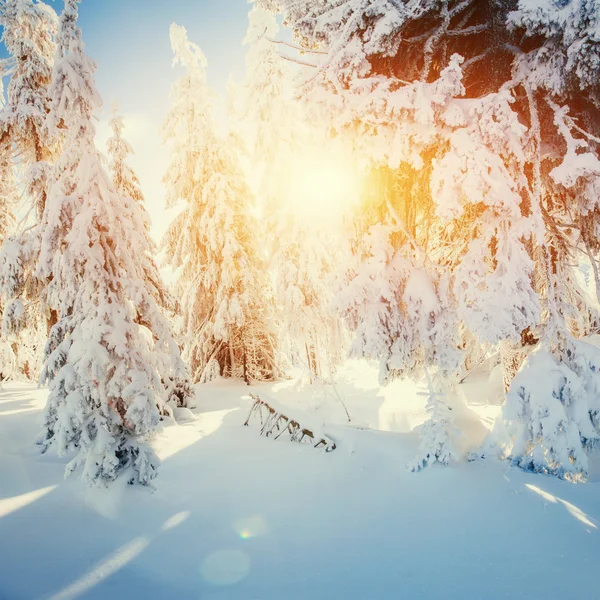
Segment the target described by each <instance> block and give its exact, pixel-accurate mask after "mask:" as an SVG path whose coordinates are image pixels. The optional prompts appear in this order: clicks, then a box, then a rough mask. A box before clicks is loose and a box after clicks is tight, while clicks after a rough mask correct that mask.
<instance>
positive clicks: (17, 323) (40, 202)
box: [0, 0, 57, 377]
mask: <svg viewBox="0 0 600 600" xmlns="http://www.w3.org/2000/svg"><path fill="white" fill-rule="evenodd" d="M0 19H1V23H2V28H3V32H2V41H3V42H4V44H5V46H6V49H7V50H8V53H9V55H10V56H9V58H8V59H6V60H5V61H4V65H5V71H6V74H8V75H10V81H9V84H8V89H7V101H6V104H5V105H4V106H3V108H2V110H1V111H0V129H1V130H2V135H3V137H5V138H6V139H5V140H4V141H3V143H5V144H9V145H10V146H11V147H12V157H13V158H12V159H13V160H14V166H15V167H16V168H17V170H18V173H19V175H20V181H19V189H22V190H23V192H24V197H25V199H26V202H25V203H22V204H21V207H24V208H25V209H27V217H28V218H27V219H23V220H22V221H21V222H22V226H21V227H20V228H19V229H18V230H17V231H13V232H11V235H10V237H9V238H8V239H7V240H6V241H5V244H4V246H3V249H2V251H1V252H0V293H1V294H2V296H3V299H4V302H5V305H6V308H5V311H4V319H3V322H4V325H3V328H4V331H5V334H7V335H10V336H11V337H12V338H15V339H16V338H19V342H18V344H15V347H17V350H18V352H17V363H18V364H19V365H20V369H19V370H20V371H21V373H22V374H26V375H27V377H37V375H38V373H39V371H38V370H37V365H39V361H40V360H41V351H40V349H41V347H42V345H43V341H42V337H43V335H44V334H45V332H46V330H47V328H48V327H49V326H50V325H51V324H52V323H53V321H54V319H55V315H53V314H52V312H51V311H48V309H47V306H46V303H45V296H44V283H45V282H42V281H39V280H37V278H36V277H35V268H36V262H37V260H38V255H39V245H40V240H39V228H38V227H37V224H38V223H39V220H40V219H41V215H42V213H43V210H44V206H45V203H46V197H47V187H48V176H49V172H50V170H51V163H52V161H53V159H54V154H55V149H56V141H55V140H54V141H53V140H51V139H50V138H49V136H48V132H47V131H46V129H45V120H46V114H47V113H48V110H49V105H50V99H49V92H48V90H49V86H50V81H51V78H52V65H53V61H54V53H55V47H56V46H55V41H54V36H55V33H56V24H57V17H56V14H55V13H54V11H53V10H52V9H51V8H50V7H49V6H48V5H46V4H45V3H43V2H40V1H37V0H35V1H34V0H4V1H3V2H2V3H0ZM25 329H26V331H25ZM42 332H44V333H42ZM19 353H20V354H21V355H22V356H19Z"/></svg>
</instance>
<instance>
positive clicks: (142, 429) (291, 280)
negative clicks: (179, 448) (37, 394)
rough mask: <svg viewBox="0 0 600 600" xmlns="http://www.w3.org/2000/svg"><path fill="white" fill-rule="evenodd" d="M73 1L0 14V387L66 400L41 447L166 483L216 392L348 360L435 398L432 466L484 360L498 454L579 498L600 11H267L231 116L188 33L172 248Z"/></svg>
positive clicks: (171, 189) (411, 7)
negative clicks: (169, 448)
mask: <svg viewBox="0 0 600 600" xmlns="http://www.w3.org/2000/svg"><path fill="white" fill-rule="evenodd" d="M80 1H81V0H65V2H64V8H63V10H62V12H61V13H60V15H56V14H55V12H54V10H53V9H52V8H51V6H49V5H48V4H46V3H44V2H42V1H38V0H1V2H0V17H1V25H2V41H3V43H4V46H5V47H6V50H7V53H8V58H6V59H4V60H2V61H1V63H0V68H1V69H2V75H3V80H2V81H3V82H4V93H3V99H2V107H1V110H0V134H1V137H0V153H1V154H0V171H1V174H0V237H1V238H2V239H1V242H2V248H1V251H0V292H1V298H0V308H1V310H2V313H3V319H2V331H1V339H0V374H1V377H2V380H7V379H27V380H33V381H38V380H39V381H40V383H41V384H42V385H47V386H48V401H47V405H46V410H45V414H44V422H43V427H42V431H41V432H40V437H39V439H38V440H37V443H38V445H39V448H40V450H41V451H42V452H46V451H53V452H57V453H58V454H59V455H61V456H64V455H68V456H69V457H70V459H71V460H70V462H69V463H68V466H67V473H71V472H75V473H76V474H77V475H78V476H80V477H82V479H83V480H84V481H85V482H86V483H87V484H89V485H105V484H107V483H110V482H112V481H114V480H115V479H116V478H117V477H119V476H124V477H126V478H127V480H128V481H129V482H130V483H140V484H143V485H146V484H149V483H150V482H151V480H152V479H153V478H154V477H155V476H156V475H157V470H158V466H159V461H158V459H157V457H156V456H155V454H154V452H153V450H152V449H151V447H150V445H149V444H148V441H149V440H150V439H151V438H152V436H154V435H155V434H156V433H157V432H159V430H160V427H161V421H162V420H163V419H164V418H166V417H172V416H174V415H176V414H177V409H179V408H185V407H188V408H193V407H194V403H195V393H194V389H195V386H196V385H203V384H205V383H207V382H210V381H212V380H214V379H216V378H220V377H223V378H233V379H238V380H240V381H243V382H245V383H246V384H249V385H252V384H253V383H254V382H261V381H274V380H280V379H284V378H286V377H289V376H290V373H291V372H292V371H294V372H300V373H301V376H302V377H303V378H305V379H306V380H307V381H308V382H309V383H314V382H322V383H325V384H327V383H331V382H332V381H333V377H334V375H335V372H336V369H337V368H339V366H340V365H341V364H342V363H343V362H344V361H345V360H346V359H347V358H348V357H354V358H361V359H365V360H368V361H376V362H377V363H378V364H379V377H380V382H381V384H382V385H386V384H387V383H389V382H391V381H392V380H395V379H400V378H409V379H412V380H414V381H417V382H424V384H425V385H426V387H427V390H428V392H427V398H428V401H427V412H428V420H427V421H426V422H425V423H424V424H423V425H422V426H421V428H420V439H421V444H420V448H419V454H418V456H416V457H415V460H414V462H413V463H412V464H411V465H409V467H410V468H411V469H412V470H414V471H419V470H421V469H423V468H424V467H426V466H427V465H430V464H432V463H441V464H444V465H445V464H450V463H452V462H453V461H455V460H457V459H458V454H457V451H456V449H455V447H454V439H455V438H456V436H457V435H459V434H460V432H458V431H457V425H456V424H455V423H454V420H453V413H454V410H455V409H456V407H457V405H458V403H460V402H462V400H461V396H460V394H458V393H457V389H458V386H459V385H460V383H461V382H462V381H464V379H465V378H466V377H467V376H468V374H469V373H470V372H471V371H472V370H473V369H474V368H476V367H477V366H478V365H480V364H481V363H482V362H483V361H489V362H491V363H493V364H500V365H501V369H502V377H503V384H504V391H505V395H506V399H505V402H504V405H503V408H502V413H501V416H500V418H499V419H498V420H497V422H496V424H495V426H494V429H493V431H492V433H491V434H490V436H488V438H487V439H486V441H485V443H484V446H483V447H482V448H481V449H480V452H478V453H477V454H478V457H480V458H485V457H487V456H491V455H499V456H501V457H502V458H505V459H507V460H509V461H510V462H511V463H512V464H514V465H516V466H518V467H521V468H523V469H525V470H528V471H534V472H541V473H547V474H552V475H556V476H558V477H561V478H564V479H568V480H572V481H583V480H585V479H586V477H587V472H588V453H589V452H591V451H593V450H594V449H595V447H597V446H598V445H599V444H600V346H598V345H595V344H594V343H593V336H594V334H596V333H597V332H598V331H599V330H600V266H599V262H598V261H599V260H600V154H599V153H600V83H599V82H600V1H598V0H589V1H587V2H581V1H577V0H562V1H560V2H559V1H555V0H501V1H498V0H256V1H255V2H254V3H253V4H252V5H251V6H249V10H250V12H249V19H248V28H247V34H246V37H245V39H244V45H245V46H244V47H245V51H246V75H245V79H244V80H243V81H232V82H231V83H230V85H229V88H228V98H227V99H226V102H225V101H221V100H219V98H218V97H217V95H216V93H215V92H214V91H213V90H212V89H211V87H210V86H209V83H208V81H207V74H206V68H207V59H206V57H205V55H204V54H203V52H202V50H201V48H200V47H199V46H198V45H196V43H194V42H193V41H191V40H190V39H188V34H187V31H186V29H185V28H184V27H183V26H181V25H178V24H173V25H172V26H171V29H170V32H165V35H168V34H170V40H171V46H172V51H173V60H174V67H175V69H176V70H175V71H174V83H173V84H172V88H171V91H170V107H169V110H168V114H167V115H165V119H164V122H163V125H162V129H161V132H162V136H163V141H164V145H165V148H166V149H167V151H168V153H169V162H168V164H167V165H166V168H165V172H164V178H163V181H164V190H165V199H164V200H165V206H166V207H169V208H173V209H176V211H177V212H176V216H175V218H174V219H173V221H172V223H171V224H170V225H169V227H168V230H167V232H166V234H165V236H164V238H163V239H162V240H160V241H158V242H155V240H154V239H153V238H152V235H151V223H150V217H149V213H148V210H147V208H146V206H145V200H144V190H143V189H142V187H141V184H140V181H139V179H138V176H137V175H136V173H135V172H134V170H133V169H132V167H131V166H130V164H129V162H128V161H129V158H130V156H131V155H132V154H133V152H134V150H135V149H134V148H132V147H131V146H130V144H129V142H128V141H127V140H126V139H125V137H124V128H125V126H126V123H125V121H124V119H123V117H122V116H121V115H120V114H119V111H118V108H117V107H116V106H115V107H113V108H112V111H111V110H109V111H107V112H108V115H109V117H110V128H111V137H110V139H109V141H108V144H107V156H106V157H105V156H104V155H103V154H102V153H101V152H100V151H99V149H98V147H97V141H96V126H95V122H96V118H97V117H98V116H99V114H100V111H101V107H102V99H101V97H100V92H99V90H98V89H97V88H96V85H95V79H94V73H95V68H96V65H95V63H94V62H93V60H92V59H91V58H90V57H88V55H87V54H86V51H85V45H84V39H85V32H84V36H83V38H82V32H81V30H80V28H79V25H78V8H79V4H80ZM200 41H201V40H200ZM219 102H222V103H223V104H226V106H227V118H226V126H224V125H223V123H221V119H220V117H219V116H218V114H217V107H218V104H219ZM315 149H318V150H319V153H318V155H316V157H315V156H313V155H315V152H316V150H315ZM334 155H335V156H340V157H342V158H341V159H340V161H341V162H343V166H342V167H341V169H343V170H342V177H341V178H338V179H337V180H333V179H330V180H328V181H326V178H325V177H322V178H321V180H319V179H318V178H315V179H314V181H315V186H314V187H319V186H320V188H321V189H318V190H316V189H315V190H311V189H309V188H308V187H306V189H305V187H304V186H303V185H302V180H303V179H310V178H311V176H314V173H313V175H311V172H313V171H314V170H315V169H316V168H317V167H316V164H317V163H318V162H319V161H321V162H323V163H324V164H325V165H327V164H329V163H328V162H327V157H328V156H334ZM332 169H333V167H332ZM312 194H315V195H316V197H317V199H316V201H315V199H314V198H311V197H309V196H311V195H312ZM334 196H335V198H338V199H339V198H340V197H341V200H337V201H334ZM167 267H168V268H170V269H171V270H172V272H173V273H174V280H173V282H170V283H169V284H167V283H166V282H165V281H164V280H163V271H162V269H163V268H167ZM273 451H276V450H275V449H274V450H273Z"/></svg>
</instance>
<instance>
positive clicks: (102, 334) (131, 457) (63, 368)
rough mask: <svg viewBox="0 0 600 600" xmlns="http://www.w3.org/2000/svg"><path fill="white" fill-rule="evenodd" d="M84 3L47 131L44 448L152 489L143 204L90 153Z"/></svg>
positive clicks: (155, 398) (153, 377)
mask: <svg viewBox="0 0 600 600" xmlns="http://www.w3.org/2000/svg"><path fill="white" fill-rule="evenodd" d="M78 4H79V0H66V2H65V5H64V9H63V12H62V15H61V17H60V21H59V30H58V36H57V43H58V50H57V58H56V62H55V66H54V77H53V85H52V90H51V91H52V108H51V112H50V115H49V124H50V126H51V127H57V126H60V127H64V128H66V139H65V144H64V146H63V150H62V152H61V154H60V157H59V159H58V160H57V162H56V165H55V170H54V174H53V178H52V183H51V186H50V192H49V195H48V200H47V203H46V207H45V210H44V215H43V220H42V225H41V227H42V235H41V240H42V245H41V253H40V262H39V267H38V274H39V276H40V277H43V278H45V279H47V280H49V281H50V283H49V284H48V302H49V304H50V306H51V307H52V308H54V309H55V310H56V311H57V312H58V316H59V318H58V322H57V323H56V324H55V325H54V326H53V327H52V329H51V331H50V336H49V339H48V342H47V345H46V362H45V366H44V372H43V377H42V379H43V381H47V382H48V384H49V388H50V391H49V397H48V402H47V405H46V410H45V416H44V429H43V432H42V436H41V438H40V443H41V445H42V447H43V449H44V450H47V449H49V448H54V449H56V451H57V452H58V453H59V454H65V453H70V452H74V453H75V457H74V458H73V459H72V460H71V462H70V463H69V464H68V465H67V468H66V473H67V474H70V473H73V472H74V471H80V472H81V477H82V479H83V480H84V481H85V482H86V483H87V484H89V485H103V484H108V483H110V482H111V481H113V480H114V479H115V478H117V477H118V476H120V475H123V476H125V477H126V478H127V480H128V481H129V483H140V484H144V485H147V484H149V483H150V481H151V480H152V479H153V478H154V477H155V476H156V472H157V466H158V459H157V458H156V456H155V455H154V453H153V451H152V450H151V449H150V448H149V447H148V446H147V444H146V442H145V440H146V438H148V437H149V436H151V435H152V434H153V433H154V432H155V431H156V429H157V427H158V424H159V420H160V412H161V411H163V412H166V410H167V407H166V405H165V401H166V398H165V397H164V388H163V385H162V383H161V374H160V371H159V368H157V364H156V363H157V358H156V356H155V348H156V342H155V338H154V335H153V334H154V332H152V331H150V330H149V329H144V328H143V327H142V326H141V325H139V324H138V323H137V312H138V307H137V303H138V302H140V301H144V300H146V298H147V297H149V295H146V294H145V293H144V291H143V286H142V285H140V282H141V280H142V278H143V276H144V274H143V271H142V269H141V266H140V262H138V257H139V256H140V254H142V255H143V254H144V253H145V252H146V248H145V247H144V231H145V229H144V219H143V217H142V214H141V212H140V210H139V204H138V203H137V202H136V201H134V200H132V199H128V198H123V197H122V196H120V195H119V194H118V193H117V191H116V190H115V188H114V186H113V185H112V182H111V180H110V178H109V176H108V174H107V173H106V171H105V170H104V168H103V166H102V161H101V157H100V155H99V153H98V151H97V150H96V148H95V146H94V134H95V131H94V126H93V115H94V111H95V110H96V109H97V108H98V107H99V106H100V103H101V100H100V97H99V95H98V92H97V91H96V88H95V84H94V70H95V64H94V63H93V61H91V60H90V59H89V58H88V57H87V56H86V55H85V53H84V46H83V42H82V39H81V31H80V29H79V27H78V25H77V18H78Z"/></svg>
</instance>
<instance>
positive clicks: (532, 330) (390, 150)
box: [260, 0, 600, 473]
mask: <svg viewBox="0 0 600 600" xmlns="http://www.w3.org/2000/svg"><path fill="white" fill-rule="evenodd" d="M260 3H261V4H263V5H267V4H270V5H273V4H277V5H278V7H279V8H280V10H281V12H282V14H283V17H284V22H286V23H289V24H290V26H292V27H293V30H294V34H295V38H296V40H297V41H298V43H300V44H301V45H303V46H304V47H305V48H307V49H312V50H314V49H318V50H321V51H323V52H326V53H327V55H326V57H325V58H324V59H323V60H322V61H320V62H319V64H318V65H317V66H316V67H315V72H314V76H313V77H312V78H310V79H309V80H308V82H307V85H306V88H305V89H306V93H308V94H310V93H312V91H314V92H315V93H314V99H315V101H319V102H321V105H322V107H323V109H324V110H327V111H329V115H330V120H331V121H330V122H331V123H332V124H333V125H334V127H336V128H337V129H338V130H351V131H352V132H353V134H354V136H355V139H356V140H357V143H358V145H359V147H360V148H361V149H362V152H363V154H364V156H365V160H370V161H372V163H373V166H374V167H375V169H376V170H377V171H382V172H383V174H384V175H383V178H382V179H383V180H384V185H383V187H382V188H381V194H380V195H381V197H382V198H381V199H380V201H379V202H377V203H376V206H375V210H374V212H373V215H372V222H373V223H377V222H384V223H386V222H389V221H391V222H392V223H393V224H394V225H395V226H398V225H399V229H400V231H399V233H398V234H397V235H395V236H394V239H393V240H392V246H393V247H394V248H397V249H401V248H402V247H404V246H405V245H406V244H409V245H410V246H411V247H412V249H413V250H415V251H416V250H417V249H418V252H420V253H423V254H424V255H425V256H426V257H427V260H428V261H430V263H429V262H427V263H426V264H433V265H435V269H436V270H439V269H442V272H445V273H446V274H447V277H446V276H444V277H442V278H440V277H432V280H433V281H434V282H438V283H437V284H436V285H439V282H441V281H447V278H449V280H448V286H449V287H448V289H449V292H450V293H449V295H448V301H449V302H450V309H451V310H452V311H456V312H457V316H458V317H459V319H457V320H456V324H457V325H458V326H459V327H460V328H463V329H464V328H465V327H467V328H468V329H469V330H470V332H469V333H470V334H471V335H474V336H475V337H476V338H477V339H479V341H480V343H481V345H482V347H483V346H485V345H487V344H491V345H492V346H496V347H497V346H498V345H499V346H500V347H501V348H502V352H503V354H504V355H505V357H506V360H505V367H506V369H505V371H506V374H507V378H506V380H507V383H510V379H511V378H512V377H513V376H514V373H515V372H516V371H517V370H518V368H519V366H520V365H521V363H522V361H523V359H524V357H525V355H526V354H527V348H530V347H532V346H533V345H535V344H536V343H538V340H541V342H540V343H541V344H542V345H543V347H545V348H546V349H547V351H548V352H550V353H551V355H552V356H553V357H554V358H555V360H556V361H557V363H558V364H559V365H565V366H568V368H569V369H571V370H572V371H573V372H574V373H577V374H578V375H579V376H582V377H586V378H587V379H586V380H585V386H590V385H591V386H592V387H595V383H594V381H595V378H596V375H595V371H594V369H593V368H592V367H591V366H590V364H593V362H594V361H593V360H592V361H590V360H589V359H588V358H585V359H584V358H582V357H581V356H580V355H579V352H582V351H581V350H580V349H579V348H581V345H580V344H581V342H576V340H574V339H573V333H574V332H576V333H577V335H585V333H586V332H589V331H590V325H591V324H593V323H594V322H597V318H596V317H594V312H595V311H594V309H593V307H590V306H589V303H588V302H587V301H586V298H585V294H583V293H582V290H581V289H579V287H578V283H577V277H576V276H575V273H574V271H573V266H572V265H573V264H575V265H577V264H578V258H580V257H581V255H582V253H585V254H586V256H591V257H593V260H594V264H593V266H594V267H595V272H597V264H596V262H595V256H594V253H596V252H597V251H598V248H597V242H596V241H594V238H596V239H597V237H596V236H595V232H596V231H597V230H598V229H597V222H598V221H597V219H598V215H599V214H600V212H599V211H598V209H597V206H596V202H597V197H598V194H597V189H598V188H597V186H598V178H597V175H598V170H597V166H598V159H597V154H598V145H597V144H598V142H599V139H600V138H599V137H598V130H597V123H598V118H597V115H598V114H599V113H598V110H597V106H598V100H597V98H598V78H597V77H595V73H596V72H597V70H598V61H597V60H596V54H597V52H598V42H597V41H596V38H595V37H594V31H595V27H596V23H597V18H598V15H597V5H596V3H594V2H590V3H576V2H563V3H554V2H550V1H548V2H541V3H540V2H534V1H533V0H521V1H520V2H519V3H518V10H517V11H516V12H515V13H510V10H511V8H514V5H513V4H512V3H502V2H501V3H499V2H492V1H490V2H488V1H485V2H479V1H475V0H467V1H466V2H465V1H458V0H457V1H453V0H448V1H445V2H432V1H429V0H423V1H421V2H412V3H408V4H407V3H397V2H392V1H390V0H381V1H380V2H377V3H371V2H369V3H364V2H362V0H341V1H339V0H335V1H334V0H332V1H325V2H315V1H310V0H306V1H304V2H295V1H293V0H280V1H278V2H276V3H273V2H268V1H266V2H265V1H264V0H261V2H260ZM484 64H485V66H483V65H484ZM567 66H572V67H573V69H567V68H566V67H567ZM553 94H554V96H555V97H554V98H553V97H552V95H553ZM557 94H561V96H560V97H558V96H557ZM461 96H466V97H468V101H463V100H461ZM566 104H568V106H566ZM594 107H595V108H594ZM561 140H562V141H561ZM393 215H396V216H397V217H398V218H396V216H393ZM367 221H368V219H367ZM388 268H389V267H388ZM412 268H413V267H411V269H412ZM575 268H577V267H575ZM386 279H390V280H393V277H392V276H391V274H390V276H389V277H386ZM397 293H398V291H397ZM399 293H400V294H401V292H399ZM438 295H440V292H439V288H438ZM361 298H362V301H363V302H366V303H368V302H369V300H368V298H367V297H366V296H363V297H361ZM361 298H358V300H359V301H361ZM567 299H568V300H567ZM394 310H400V311H402V304H401V303H398V305H397V308H396V309H392V312H394ZM406 314H407V313H404V316H406ZM582 316H583V317H584V318H581V317H582ZM411 329H413V327H412V326H411ZM412 335H414V332H413V333H412V334H411V336H412ZM408 339H409V340H410V339H412V337H409V338H408ZM392 341H395V340H392ZM396 341H398V343H399V344H400V345H401V346H403V347H405V346H407V341H406V340H404V339H403V338H402V336H399V337H398V339H397V340H396ZM423 341H424V340H421V343H423ZM381 342H385V339H382V340H381ZM390 343H391V342H390ZM390 343H384V344H383V346H382V347H381V348H380V349H381V350H382V351H384V353H383V355H382V356H381V358H382V360H388V356H387V354H386V352H387V350H386V349H387V348H388V347H389V345H390ZM374 347H378V346H377V344H376V343H375V344H374ZM365 349H366V350H368V348H365ZM398 350H399V351H400V355H399V356H403V355H404V356H408V355H409V354H405V353H404V352H403V351H402V350H401V349H398ZM583 356H584V357H587V356H589V352H587V351H585V352H583ZM538 362H539V361H538ZM544 364H546V365H548V364H549V362H548V361H546V362H545V363H544ZM581 365H585V366H584V367H582V366H581ZM434 366H435V365H430V367H428V368H431V367H434ZM536 372H537V371H536ZM515 385H517V384H515ZM531 385H532V386H533V385H534V381H531ZM519 387H520V388H521V387H523V378H522V377H520V378H519ZM520 397H521V398H532V397H533V395H532V394H531V393H529V392H526V393H524V394H520ZM548 402H550V399H548ZM538 404H539V402H538ZM588 404H589V403H588V401H587V400H586V399H585V398H578V397H574V398H573V399H572V401H571V400H567V399H566V397H565V400H564V402H561V403H560V406H562V408H561V410H563V411H564V413H565V415H566V416H565V419H566V420H564V419H563V420H561V419H556V422H557V423H562V422H568V423H576V427H577V429H578V431H579V435H580V438H581V441H580V442H579V443H580V444H581V443H584V444H588V443H589V440H590V439H594V438H595V437H597V431H596V433H595V432H594V429H591V428H590V427H589V425H590V423H593V419H594V416H593V415H594V414H595V413H594V410H595V409H593V408H591V407H590V406H589V405H588ZM569 407H570V408H569ZM533 413H534V411H532V410H530V411H527V410H524V411H512V414H518V415H520V416H519V419H529V418H530V416H528V415H532V414H533ZM574 413H576V414H577V415H579V416H578V417H577V419H576V420H575V419H574V417H573V416H572V415H573V414H574ZM582 415H587V416H582ZM525 425H526V427H525V429H526V430H527V431H529V432H531V437H530V439H529V447H537V446H540V445H541V446H542V447H543V446H544V445H546V446H547V444H548V443H560V444H563V442H564V439H565V436H567V435H569V434H568V433H567V431H572V430H573V428H572V427H563V426H561V427H559V428H558V429H556V431H554V433H553V436H554V438H553V439H554V440H555V442H550V441H549V440H550V438H546V439H544V438H541V437H539V436H538V433H537V430H535V428H534V427H533V426H529V425H531V423H529V425H528V423H527V421H526V422H525ZM557 440H558V441H557ZM561 440H562V441H561ZM569 443H572V440H571V441H570V442H569ZM563 445H565V444H563ZM526 446H527V444H519V447H520V448H524V447H526ZM542 454H543V453H542ZM581 454H582V452H580V451H578V452H574V453H573V456H575V455H577V456H580V455H581ZM538 455H539V453H538ZM560 456H561V457H563V458H564V456H565V454H564V453H563V454H560ZM574 462H577V461H576V460H575V461H574ZM572 464H574V463H569V464H565V465H560V468H557V466H556V464H553V467H552V469H549V470H552V471H553V472H557V473H561V472H562V471H561V469H563V470H569V469H570V468H571V466H570V465H572ZM573 469H574V470H575V471H577V469H579V467H578V466H574V467H573ZM541 470H543V469H541Z"/></svg>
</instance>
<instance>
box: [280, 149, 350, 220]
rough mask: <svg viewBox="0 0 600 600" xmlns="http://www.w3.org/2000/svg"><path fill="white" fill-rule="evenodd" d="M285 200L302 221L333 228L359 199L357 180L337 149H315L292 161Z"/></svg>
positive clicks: (346, 159)
mask: <svg viewBox="0 0 600 600" xmlns="http://www.w3.org/2000/svg"><path fill="white" fill-rule="evenodd" d="M289 190H290V191H289V195H288V198H287V202H288V204H289V208H290V210H291V212H292V213H293V214H294V216H295V217H296V218H298V219H299V220H300V221H302V222H304V223H305V224H308V225H311V226H315V227H319V226H326V227H327V226H328V227H332V226H333V227H334V226H335V225H336V224H337V223H339V222H340V221H341V219H342V217H343V216H345V215H348V214H349V213H350V211H351V210H352V208H353V207H354V206H355V205H356V204H357V203H358V201H359V199H360V179H359V176H358V173H357V171H356V169H354V168H353V166H352V162H351V161H350V160H349V158H348V157H347V156H346V155H344V153H343V152H341V151H336V150H335V149H332V151H331V152H325V151H316V152H314V153H313V154H311V155H305V156H304V157H301V158H300V159H299V160H297V161H294V164H293V165H292V167H291V171H290V180H289Z"/></svg>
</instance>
